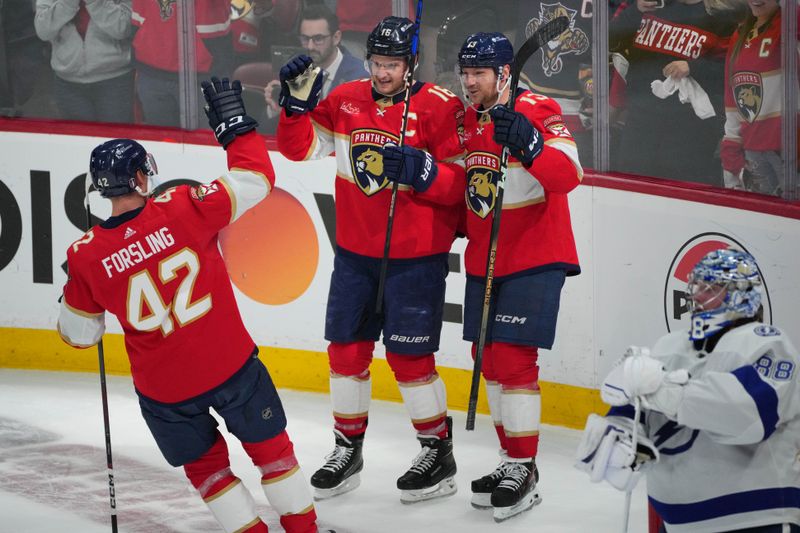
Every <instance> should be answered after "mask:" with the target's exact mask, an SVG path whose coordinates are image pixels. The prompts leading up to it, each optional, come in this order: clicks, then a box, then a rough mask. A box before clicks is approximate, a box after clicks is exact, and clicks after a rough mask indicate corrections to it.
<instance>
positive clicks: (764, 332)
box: [753, 324, 781, 337]
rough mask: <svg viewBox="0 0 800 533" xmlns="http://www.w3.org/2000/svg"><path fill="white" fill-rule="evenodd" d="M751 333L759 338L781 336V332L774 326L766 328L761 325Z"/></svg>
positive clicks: (766, 326)
mask: <svg viewBox="0 0 800 533" xmlns="http://www.w3.org/2000/svg"><path fill="white" fill-rule="evenodd" d="M753 333H755V334H756V335H758V336H759V337H777V336H778V335H780V334H781V330H779V329H778V328H776V327H775V326H768V325H764V324H761V325H759V326H756V327H755V328H754V329H753Z"/></svg>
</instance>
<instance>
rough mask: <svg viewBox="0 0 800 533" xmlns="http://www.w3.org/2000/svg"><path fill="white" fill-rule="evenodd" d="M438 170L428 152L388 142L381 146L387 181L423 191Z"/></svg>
mask: <svg viewBox="0 0 800 533" xmlns="http://www.w3.org/2000/svg"><path fill="white" fill-rule="evenodd" d="M438 172H439V169H438V168H437V167H436V163H434V162H433V156H431V154H429V153H428V152H423V151H422V150H417V149H416V148H412V147H410V146H396V145H392V144H389V145H386V146H384V147H383V173H384V175H385V176H386V178H387V179H388V180H389V181H393V182H394V181H396V182H398V183H400V184H401V185H410V186H411V187H413V188H414V190H415V191H417V192H425V191H427V190H428V187H430V186H431V184H432V183H433V180H434V179H436V174H437V173H438Z"/></svg>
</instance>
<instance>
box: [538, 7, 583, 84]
mask: <svg viewBox="0 0 800 533" xmlns="http://www.w3.org/2000/svg"><path fill="white" fill-rule="evenodd" d="M577 14H578V11H577V10H576V9H570V8H568V7H566V6H564V5H563V4H562V3H560V2H558V3H554V4H541V6H540V7H539V16H538V17H536V18H533V19H531V20H529V21H528V23H527V24H526V25H525V38H526V39H527V38H530V36H531V35H533V34H534V33H536V30H538V29H539V28H540V27H542V26H544V25H545V24H547V23H548V22H550V21H551V20H553V19H555V18H558V17H562V16H564V17H567V18H569V20H570V23H569V27H568V28H567V30H566V31H565V32H564V33H562V34H561V35H559V36H558V37H556V38H555V39H553V40H552V41H550V42H549V43H547V44H546V45H544V46H543V47H542V52H543V53H542V70H543V71H544V74H545V76H547V77H548V78H549V77H551V76H555V75H556V74H558V73H559V72H561V69H563V68H564V62H563V61H562V59H561V56H562V55H568V54H574V55H578V56H579V55H583V54H585V53H586V52H588V51H589V44H590V43H589V37H588V36H587V35H586V32H585V31H583V30H582V29H580V28H578V27H576V26H575V17H576V15H577Z"/></svg>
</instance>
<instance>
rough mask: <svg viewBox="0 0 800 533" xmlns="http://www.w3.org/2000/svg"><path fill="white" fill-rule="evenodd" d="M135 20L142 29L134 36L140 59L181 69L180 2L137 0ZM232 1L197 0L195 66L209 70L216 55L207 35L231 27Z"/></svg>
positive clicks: (202, 69) (218, 32)
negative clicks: (179, 51)
mask: <svg viewBox="0 0 800 533" xmlns="http://www.w3.org/2000/svg"><path fill="white" fill-rule="evenodd" d="M132 8H133V9H132V12H131V22H132V23H133V25H134V26H137V27H138V28H139V29H138V30H137V32H136V35H135V37H134V38H133V48H134V50H135V51H136V60H137V61H140V62H141V63H144V64H145V65H148V66H151V67H154V68H158V69H161V70H166V71H169V72H178V67H179V65H178V12H177V11H178V8H179V7H178V5H176V3H175V1H174V0H172V1H166V2H164V1H156V0H133V5H132ZM230 8H231V6H230V2H222V1H220V0H196V1H195V2H194V17H195V31H194V47H195V55H196V61H195V67H194V68H195V70H197V72H208V71H209V69H210V68H211V61H212V57H211V54H210V53H209V51H208V49H207V48H206V46H205V44H203V39H209V38H212V37H221V36H223V35H225V34H226V33H228V31H229V30H230Z"/></svg>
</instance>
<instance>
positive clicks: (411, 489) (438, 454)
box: [397, 416, 457, 504]
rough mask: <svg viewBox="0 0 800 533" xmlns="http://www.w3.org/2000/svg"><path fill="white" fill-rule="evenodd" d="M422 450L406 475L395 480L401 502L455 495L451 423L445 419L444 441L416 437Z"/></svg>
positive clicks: (454, 463)
mask: <svg viewBox="0 0 800 533" xmlns="http://www.w3.org/2000/svg"><path fill="white" fill-rule="evenodd" d="M417 440H419V443H420V444H421V445H422V451H421V452H419V454H418V455H417V456H416V457H415V458H414V461H413V462H412V464H411V468H409V470H408V472H406V473H405V474H403V475H402V476H400V479H398V480H397V488H398V489H400V491H401V492H400V501H401V502H403V503H407V504H410V503H417V502H421V501H425V500H431V499H433V498H441V497H443V496H449V495H451V494H455V492H456V490H457V487H456V482H455V480H454V479H453V476H455V475H456V460H455V458H454V457H453V420H452V419H451V418H450V417H449V416H448V417H447V438H445V439H440V438H439V437H437V436H436V435H418V436H417Z"/></svg>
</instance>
